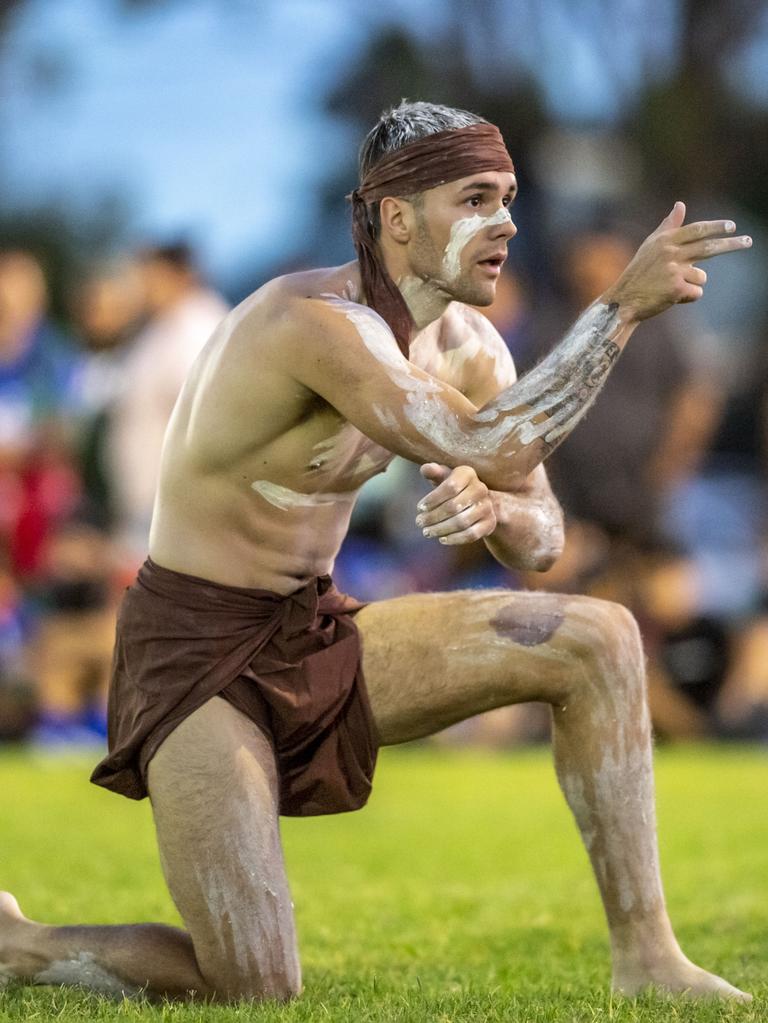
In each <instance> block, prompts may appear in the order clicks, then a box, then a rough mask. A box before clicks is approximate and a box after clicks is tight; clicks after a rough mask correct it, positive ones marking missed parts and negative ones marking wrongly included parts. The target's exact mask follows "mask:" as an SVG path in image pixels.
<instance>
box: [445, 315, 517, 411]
mask: <svg viewBox="0 0 768 1023" xmlns="http://www.w3.org/2000/svg"><path fill="white" fill-rule="evenodd" d="M440 347H441V349H442V352H443V357H444V359H445V360H446V361H447V363H448V364H449V366H450V367H451V369H452V371H453V372H454V373H455V374H457V375H458V378H457V385H456V386H458V387H459V389H460V390H461V391H462V392H463V393H464V394H465V395H466V396H467V397H468V398H469V399H470V400H471V401H473V402H474V403H475V404H484V403H485V402H487V401H490V400H491V398H494V397H495V396H496V395H497V394H498V393H499V392H500V391H502V390H503V389H504V388H505V387H508V386H509V385H510V384H512V383H514V382H515V380H516V379H517V374H516V372H515V364H514V360H513V359H512V355H511V353H510V351H509V349H508V348H507V345H506V343H505V341H504V338H503V337H502V336H501V334H499V332H498V330H496V328H495V327H494V325H493V324H492V323H491V321H490V320H489V319H488V317H487V316H485V315H484V314H483V313H482V312H480V310H479V309H475V308H473V307H472V306H468V305H464V304H463V303H461V302H452V303H451V305H450V306H449V307H448V309H446V311H445V313H444V314H443V316H442V327H441V336H440Z"/></svg>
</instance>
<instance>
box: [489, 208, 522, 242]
mask: <svg viewBox="0 0 768 1023" xmlns="http://www.w3.org/2000/svg"><path fill="white" fill-rule="evenodd" d="M502 208H503V207H502ZM494 219H495V218H494ZM494 226H495V227H496V230H495V232H494V237H495V238H504V239H506V240H507V241H510V240H511V239H512V238H514V237H515V235H516V234H517V225H516V224H515V222H514V220H513V219H512V215H511V214H510V212H509V210H507V215H506V217H504V219H503V220H502V219H501V218H499V222H498V223H497V224H496V225H494Z"/></svg>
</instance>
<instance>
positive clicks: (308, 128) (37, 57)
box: [0, 0, 768, 279]
mask: <svg viewBox="0 0 768 1023" xmlns="http://www.w3.org/2000/svg"><path fill="white" fill-rule="evenodd" d="M449 2H450V0H388V2H387V3H386V4H375V3H374V4H360V3H353V2H351V0H170V2H166V3H164V4H158V5H157V6H155V7H153V6H151V5H150V6H148V7H146V8H142V9H141V13H137V14H133V15H127V14H120V13H119V10H120V5H119V3H118V2H117V0H30V2H29V3H28V4H27V5H26V7H25V9H24V13H23V15H22V17H21V18H20V19H19V21H18V23H17V24H16V26H15V28H14V31H13V33H12V35H11V36H10V38H9V41H8V44H7V46H6V52H5V54H4V55H3V60H2V63H1V64H0V138H2V140H3V146H4V150H3V152H2V153H0V158H2V173H3V186H4V189H5V195H4V200H5V201H6V202H8V201H9V200H10V201H13V199H14V198H15V199H16V200H17V201H19V202H40V201H43V200H45V199H47V198H51V197H53V198H56V197H62V198H63V199H64V200H65V201H66V202H67V203H68V204H70V205H75V206H81V207H82V208H86V209H87V208H88V206H89V205H93V204H94V203H96V202H98V201H99V199H100V197H102V196H104V195H108V194H118V195H121V196H124V197H125V198H127V200H128V202H129V204H130V211H131V226H132V229H133V233H134V235H135V238H136V240H142V241H143V240H145V239H147V238H149V239H162V238H168V237H172V236H174V235H184V236H185V237H188V238H190V240H192V241H193V242H194V243H195V244H196V245H197V246H198V247H199V249H200V251H201V253H202V254H203V257H204V263H205V265H206V266H207V268H208V269H209V271H211V272H212V274H213V275H214V276H216V277H219V278H223V279H226V278H227V277H236V276H237V275H238V272H239V269H238V268H239V267H240V266H241V265H242V264H243V263H244V262H245V263H248V264H251V265H254V264H255V265H258V264H259V263H263V264H265V265H266V264H272V263H276V262H279V261H281V260H282V259H286V258H289V257H290V255H291V253H292V252H294V251H295V250H297V249H299V248H300V247H301V244H302V240H303V239H304V238H305V237H307V236H308V234H310V233H311V230H312V226H313V217H314V213H315V195H316V190H315V185H316V184H318V183H320V182H321V181H323V180H324V179H325V178H326V176H327V173H328V170H329V168H331V167H332V166H333V164H334V163H335V162H336V161H337V160H338V159H339V158H340V156H341V154H342V153H345V152H348V151H349V149H350V147H352V148H355V147H356V146H357V144H358V141H359V140H358V139H357V137H356V135H354V134H353V133H351V131H350V129H349V127H348V126H346V125H344V124H343V123H342V122H340V121H339V120H334V119H332V118H330V117H329V116H328V115H326V114H325V113H324V112H323V110H322V100H323V97H324V95H325V94H327V92H328V91H329V89H330V88H331V87H332V85H333V84H334V83H335V82H336V81H338V80H339V78H340V77H341V75H342V74H343V73H344V71H345V69H346V68H347V67H349V66H351V65H352V64H353V63H354V62H355V60H356V59H357V58H359V56H360V55H361V53H362V52H363V51H364V48H365V45H366V42H367V40H368V38H369V34H370V32H371V30H372V29H373V28H374V27H375V26H376V25H378V24H381V23H383V22H384V21H388V20H389V21H400V22H401V23H404V24H406V25H408V26H409V27H410V28H411V29H412V31H413V32H414V33H415V34H416V35H417V36H419V35H420V36H422V37H423V38H427V37H429V36H430V34H431V33H433V32H434V30H435V27H436V25H437V23H438V22H439V19H440V13H441V10H444V9H445V5H446V4H448V3H449ZM585 2H587V6H590V3H589V2H588V0H585ZM500 5H501V9H502V11H504V10H506V9H512V8H514V9H515V10H517V11H518V12H520V16H519V17H517V18H502V19H501V20H500V25H501V27H502V32H503V33H504V35H505V38H504V39H503V40H502V41H501V45H500V47H499V50H500V52H502V53H504V54H507V53H508V54H509V59H510V61H512V60H515V61H517V62H519V64H520V65H521V66H526V64H527V65H528V66H531V64H532V63H533V62H534V61H536V60H539V61H540V60H541V54H542V52H544V54H545V55H546V54H549V56H548V58H547V59H546V60H545V61H544V65H545V66H544V67H539V68H538V73H539V74H540V76H541V77H542V80H543V83H544V87H545V92H546V96H547V99H548V102H549V105H550V108H551V110H552V111H553V112H554V113H555V114H556V115H557V116H559V117H562V118H565V119H568V118H574V119H582V120H584V119H592V120H598V121H599V120H603V121H610V119H611V117H613V116H615V115H616V113H617V110H618V105H619V104H620V103H621V101H622V99H623V96H622V95H618V94H617V90H616V76H615V73H614V72H615V65H616V63H617V62H618V64H619V66H621V67H623V68H626V75H625V76H624V77H623V82H622V84H623V87H624V93H625V94H626V93H631V91H632V89H633V88H635V87H636V85H637V84H638V82H639V80H640V76H641V75H642V74H643V73H647V63H646V65H643V64H642V62H641V61H640V60H639V59H638V57H639V47H640V45H641V43H642V41H643V39H644V40H645V44H646V45H647V40H648V38H649V37H648V35H647V29H645V27H644V25H643V19H644V18H645V17H646V13H647V12H648V11H649V10H650V9H651V8H653V9H654V14H653V17H654V18H655V24H656V25H657V27H658V31H656V32H655V33H654V34H653V35H652V36H651V37H650V38H651V39H652V40H654V43H653V50H652V53H651V58H652V59H651V62H650V63H651V66H652V67H653V68H655V69H656V70H657V71H658V72H661V71H663V69H664V68H665V67H666V66H667V65H668V63H669V60H670V59H671V56H670V55H671V52H672V51H673V49H674V44H675V38H676V31H677V26H676V23H675V5H674V4H669V3H667V2H666V0H625V3H624V5H623V6H622V12H623V14H624V20H623V22H622V25H621V31H617V33H616V36H615V47H614V49H615V53H614V55H613V56H614V69H613V70H612V71H611V73H610V74H608V70H607V69H606V68H605V67H603V66H601V58H600V54H599V53H598V52H597V51H596V49H595V47H594V46H593V45H591V40H590V38H589V35H588V32H589V18H588V17H587V18H585V19H583V20H582V21H581V24H580V25H577V24H576V23H575V22H574V21H573V16H572V14H571V15H569V13H568V12H569V9H570V8H569V3H568V0H550V2H549V3H548V5H547V11H548V18H549V20H548V22H547V24H546V26H544V28H545V30H543V26H542V23H541V19H540V18H539V16H538V12H539V11H540V10H541V7H540V6H539V5H538V4H535V3H534V4H525V3H522V2H521V3H519V4H507V5H506V7H504V6H503V3H502V0H478V2H476V3H473V2H472V0H467V2H466V4H465V6H464V9H466V10H467V12H468V17H467V20H466V32H467V33H469V34H470V36H472V33H475V37H476V39H477V52H478V67H479V68H480V69H481V72H482V69H483V68H484V63H483V60H484V51H483V46H484V45H485V46H486V47H487V40H486V41H485V42H484V39H483V35H482V31H481V30H482V28H483V25H482V19H480V18H478V17H477V16H476V15H477V14H479V13H480V12H482V11H483V10H490V9H491V7H500ZM591 6H592V7H594V4H591ZM608 9H610V8H608ZM595 11H597V8H595ZM525 12H527V14H526V13H525ZM473 14H474V15H475V16H473ZM569 18H570V20H569ZM764 27H765V32H764V33H763V34H762V36H761V37H760V38H759V39H757V40H755V42H754V43H753V44H752V45H751V46H750V48H749V50H748V52H747V53H746V54H744V55H743V60H742V62H741V64H740V71H739V73H738V74H737V73H735V76H734V77H735V80H736V83H737V85H739V86H743V87H745V88H746V89H747V91H748V92H749V93H750V95H753V96H754V98H755V100H756V101H761V100H762V98H763V95H764V96H765V98H766V99H768V74H766V67H767V66H768V61H766V55H767V53H768V50H767V47H768V42H767V41H766V40H768V24H766V25H765V26H764ZM577 29H580V31H579V30H577ZM644 31H645V32H646V35H645V36H643V32H644ZM535 33H537V34H536V35H535V38H536V40H537V45H536V46H533V43H532V40H533V39H534V34H535ZM497 42H498V40H497ZM646 56H647V55H646ZM644 69H645V70H644ZM354 184H355V182H350V187H352V186H353V185H354Z"/></svg>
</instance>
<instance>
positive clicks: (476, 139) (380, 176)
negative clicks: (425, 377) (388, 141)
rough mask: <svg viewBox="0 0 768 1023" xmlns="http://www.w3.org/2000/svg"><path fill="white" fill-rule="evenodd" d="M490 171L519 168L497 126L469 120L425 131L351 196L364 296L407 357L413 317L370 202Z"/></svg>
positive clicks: (374, 171)
mask: <svg viewBox="0 0 768 1023" xmlns="http://www.w3.org/2000/svg"><path fill="white" fill-rule="evenodd" d="M491 170H493V171H511V172H512V173H513V174H514V172H515V167H514V164H513V163H512V160H511V158H510V155H509V153H508V152H507V149H506V146H505V145H504V139H503V138H502V137H501V132H500V131H499V129H498V128H497V127H496V126H495V125H493V124H486V123H480V124H470V125H469V126H468V127H466V128H453V129H451V130H450V131H441V132H438V133H437V134H435V135H427V136H426V138H423V139H418V140H417V141H416V142H411V143H409V144H408V145H407V146H403V147H402V148H401V149H397V150H395V152H393V153H388V154H387V155H386V156H384V157H382V159H381V160H379V162H378V163H377V164H376V166H375V167H373V168H372V169H371V170H370V171H369V172H368V173H367V174H366V176H365V178H364V179H363V181H362V182H361V184H360V185H359V187H358V188H356V189H355V190H354V192H352V194H351V195H350V196H349V198H350V199H351V200H352V238H353V239H354V242H355V249H356V250H357V258H358V262H359V263H360V279H361V282H362V286H363V294H364V295H365V298H366V301H367V302H368V305H369V306H370V307H371V308H372V309H375V310H376V312H377V313H378V314H379V315H380V316H381V317H383V319H384V320H386V322H387V323H388V324H389V326H390V327H391V328H392V332H393V333H394V335H395V338H396V340H397V343H398V345H399V346H400V350H401V351H402V353H403V355H405V356H406V358H407V356H408V345H409V343H410V338H411V330H412V329H413V326H414V323H413V318H412V316H411V313H410V311H409V309H408V306H407V305H406V303H405V299H404V298H403V296H402V295H401V294H400V290H399V289H398V287H397V285H396V284H395V282H394V281H393V280H392V278H391V277H390V275H389V274H388V273H387V268H386V267H385V266H384V260H383V259H382V257H381V254H380V252H379V247H378V244H377V242H376V237H375V234H374V228H373V224H372V222H371V218H370V216H369V213H368V206H369V204H370V203H374V202H379V201H380V200H381V199H384V198H385V197H386V196H389V195H391V196H408V195H415V194H416V193H417V192H423V191H425V190H426V189H428V188H436V187H437V186H438V185H444V184H445V183H446V182H447V181H457V180H458V179H459V178H464V177H467V176H468V175H470V174H479V173H482V172H483V171H491Z"/></svg>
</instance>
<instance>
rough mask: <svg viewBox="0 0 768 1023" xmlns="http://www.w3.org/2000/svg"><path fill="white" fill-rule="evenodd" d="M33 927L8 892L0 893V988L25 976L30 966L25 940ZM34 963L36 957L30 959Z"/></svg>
mask: <svg viewBox="0 0 768 1023" xmlns="http://www.w3.org/2000/svg"><path fill="white" fill-rule="evenodd" d="M35 926H36V925H35V924H33V923H32V921H31V920H28V919H27V918H26V917H25V916H24V914H23V913H22V912H21V910H20V909H19V904H18V902H17V901H16V899H15V898H14V897H13V895H11V893H10V892H0V987H3V986H4V985H5V984H7V983H8V982H9V981H11V980H16V979H17V978H19V977H23V976H26V975H27V969H28V967H29V966H30V965H32V964H31V963H30V962H29V960H30V956H29V955H28V954H27V953H26V951H25V946H26V944H27V942H26V941H25V938H26V936H27V935H28V934H29V931H30V930H31V929H32V928H34V927H35ZM36 961H37V960H36V957H32V962H34V963H36Z"/></svg>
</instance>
